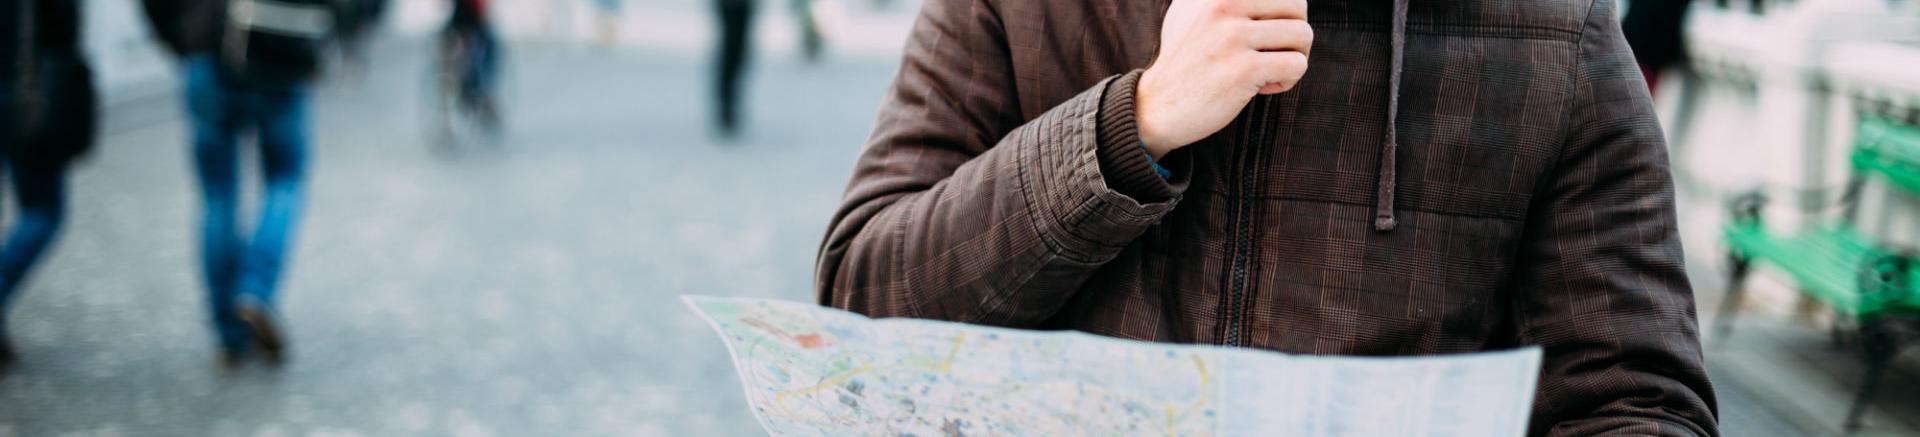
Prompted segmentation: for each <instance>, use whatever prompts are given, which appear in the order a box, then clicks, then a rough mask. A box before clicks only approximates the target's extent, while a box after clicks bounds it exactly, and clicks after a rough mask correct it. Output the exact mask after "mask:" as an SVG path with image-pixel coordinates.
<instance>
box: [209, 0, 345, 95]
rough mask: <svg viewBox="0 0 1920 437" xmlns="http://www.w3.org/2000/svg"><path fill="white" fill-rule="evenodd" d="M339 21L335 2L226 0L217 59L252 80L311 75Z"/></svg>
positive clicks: (298, 79) (295, 79) (293, 79)
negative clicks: (224, 20) (224, 23)
mask: <svg viewBox="0 0 1920 437" xmlns="http://www.w3.org/2000/svg"><path fill="white" fill-rule="evenodd" d="M338 19H339V11H337V10H336V9H335V3H334V1H333V0H229V1H228V3H227V20H226V24H227V26H226V29H225V33H224V35H223V37H222V38H221V41H220V58H221V61H222V62H221V63H222V64H223V65H225V66H226V67H227V69H228V70H230V71H232V72H234V73H238V74H239V75H240V76H241V77H244V78H248V79H253V80H259V81H265V82H271V83H293V82H301V81H305V80H308V79H311V78H313V77H314V76H315V75H317V74H319V72H320V68H321V64H322V61H323V59H324V57H325V55H326V53H325V50H326V45H327V44H328V43H329V42H330V41H331V40H332V38H333V35H334V32H335V31H336V30H337V27H336V25H335V21H336V20H338Z"/></svg>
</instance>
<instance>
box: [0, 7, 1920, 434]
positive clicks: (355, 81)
mask: <svg viewBox="0 0 1920 437" xmlns="http://www.w3.org/2000/svg"><path fill="white" fill-rule="evenodd" d="M1623 2H1624V3H1626V4H1627V7H1626V13H1625V16H1624V17H1623V20H1624V21H1623V25H1624V26H1625V27H1626V29H1627V31H1628V34H1629V39H1630V42H1631V43H1632V44H1633V45H1634V48H1635V52H1636V56H1637V58H1638V59H1639V60H1640V61H1641V64H1642V67H1643V71H1645V72H1646V73H1647V74H1648V78H1649V81H1648V82H1649V83H1650V84H1652V86H1653V87H1654V96H1655V100H1656V104H1657V105H1658V107H1659V109H1660V111H1661V115H1662V119H1663V124H1664V125H1665V126H1666V128H1667V131H1668V138H1669V147H1670V151H1671V154H1672V157H1673V172H1674V177H1675V180H1676V182H1677V183H1678V185H1679V187H1680V202H1681V203H1680V208H1681V211H1680V213H1681V214H1680V220H1681V222H1680V225H1681V227H1682V234H1683V238H1684V239H1685V243H1686V248H1687V255H1688V260H1689V271H1690V273H1691V276H1692V279H1693V284H1694V287H1695V289H1696V294H1697V296H1698V307H1699V308H1700V314H1701V323H1702V326H1703V328H1706V329H1703V331H1705V334H1706V339H1705V341H1706V343H1707V348H1706V349H1707V354H1708V356H1707V364H1708V367H1709V370H1710V372H1711V373H1712V375H1713V377H1714V382H1715V385H1716V389H1717V390H1718V391H1719V392H1720V393H1719V397H1720V399H1721V405H1720V414H1721V423H1722V430H1723V432H1724V433H1725V434H1726V435H1731V436H1804V435H1844V434H1848V433H1852V434H1854V435H1916V436H1920V354H1905V355H1904V356H1903V355H1902V354H1901V353H1900V352H1901V348H1900V347H1899V346H1903V345H1905V344H1906V343H1908V342H1909V340H1912V339H1914V337H1916V336H1920V330H1915V329H1913V326H1914V325H1913V322H1912V321H1913V320H1915V316H1916V315H1920V311H1914V309H1915V308H1920V294H1915V295H1913V296H1911V298H1909V295H1907V294H1906V292H1905V290H1906V289H1907V288H1910V287H1912V286H1920V281H1913V283H1912V284H1909V283H1908V281H1907V280H1906V273H1907V272H1909V270H1908V263H1907V261H1910V260H1911V259H1912V257H1911V255H1910V253H1911V252H1910V251H1909V250H1908V249H1907V248H1909V247H1916V245H1917V244H1920V226H1916V224H1920V215H1916V214H1915V213H1916V212H1920V202H1916V201H1915V199H1916V198H1920V165H1909V164H1911V163H1920V127H1915V126H1920V2H1916V1H1913V0H1796V1H1765V0H1705V1H1686V0H1623ZM209 3H214V2H210V1H206V0H142V1H134V0H0V5H5V6H6V10H4V11H0V23H4V24H0V29H5V30H7V31H8V32H5V33H7V35H5V36H0V42H4V44H0V45H3V46H4V47H0V78H6V79H8V80H7V81H5V82H6V83H7V84H8V85H7V86H6V87H4V89H0V120H6V121H5V122H0V128H4V129H0V134H4V135H0V138H5V139H6V140H5V143H4V147H0V156H3V157H0V172H3V173H4V176H5V177H4V182H0V188H3V189H0V192H3V193H4V194H5V207H4V208H0V227H4V229H5V232H4V234H3V235H5V237H4V241H0V437H10V436H42V435H108V436H111V435H186V436H201V435H220V436H225V435H235V436H256V435H259V436H280V435H336V436H347V435H460V436H492V435H756V434H758V433H759V432H760V431H759V430H758V425H757V424H756V423H755V421H754V419H753V417H752V416H751V412H750V411H749V410H748V409H747V408H746V404H745V402H744V400H743V399H742V398H741V394H740V393H741V392H740V387H739V386H738V383H737V382H735V379H734V377H733V372H732V369H731V366H730V364H729V362H728V361H727V355H726V353H725V351H724V349H723V348H722V346H721V345H720V343H719V342H718V341H717V339H715V338H713V337H712V336H711V334H710V333H708V332H707V329H706V326H705V325H704V324H703V323H702V322H700V321H699V320H698V319H697V318H696V317H695V316H694V315H693V314H691V313H690V312H688V311H687V310H686V309H685V308H684V307H683V306H682V305H681V304H680V303H679V302H678V300H677V297H678V296H679V295H682V294H708V295H726V296H753V297H772V298H780V299H789V300H799V301H807V300H811V298H812V290H811V284H812V281H811V279H810V278H811V270H812V262H813V259H814V251H815V249H817V245H818V244H819V241H820V240H819V239H820V236H821V234H822V232H824V230H825V225H826V221H827V219H828V218H829V217H830V216H831V213H832V208H833V207H834V205H836V204H837V200H838V198H839V195H840V190H841V188H842V187H843V184H844V183H845V181H846V177H847V175H848V174H850V170H851V169H850V167H851V165H852V164H853V162H854V158H855V156H856V154H857V153H858V152H859V148H860V146H861V144H862V142H863V140H864V139H865V137H866V134H867V131H868V129H869V128H870V126H871V123H872V120H873V118H874V110H875V108H876V105H877V103H878V102H879V98H880V96H881V93H882V91H883V90H884V89H885V87H886V86H887V85H888V82H889V80H890V79H891V77H892V73H893V71H894V70H895V67H896V65H897V62H898V59H899V52H900V50H901V48H902V45H903V43H904V41H905V39H906V35H907V32H908V30H909V29H910V27H911V25H912V21H913V17H914V14H915V12H916V11H917V10H918V8H919V4H918V3H919V1H917V0H287V1H272V2H265V1H252V2H233V3H227V2H219V3H227V4H247V5H250V6H246V8H249V9H247V10H246V14H239V15H244V16H246V17H250V18H246V19H236V18H233V17H235V16H239V15H236V14H234V13H233V12H232V11H213V12H208V11H207V10H205V8H204V7H203V6H202V5H204V4H209ZM321 10H325V13H326V14H328V15H331V16H334V17H335V18H334V19H331V20H325V21H324V22H325V23H327V24H329V26H316V25H315V23H320V22H322V21H315V20H312V19H311V18H312V17H313V14H315V13H320V12H316V11H321ZM222 17H224V18H225V19H224V20H222V19H221V18H222ZM233 21H238V22H240V24H234V23H232V22H233ZM208 23H214V24H211V25H212V26H223V25H224V26H238V28H240V29H242V30H244V31H243V32H226V33H219V32H215V33H219V34H222V35H225V36H223V37H213V38H209V37H205V36H204V35H205V34H206V33H207V32H206V31H205V30H204V29H205V28H206V26H209V25H210V24H208ZM323 27H324V28H323ZM235 34H238V35H243V36H242V37H234V36H232V35H235ZM320 34H326V35H339V37H340V38H339V44H325V45H310V44H308V43H309V41H308V38H307V37H308V36H311V35H320ZM210 53H224V54H226V56H211V55H209V54H210ZM216 58H218V59H220V60H216ZM233 58H239V59H246V60H248V62H240V63H236V62H232V61H230V60H228V59H233ZM222 60H228V61H222ZM1909 152H1912V153H1909ZM1909 158H1912V160H1911V161H1909V160H1908V159H1909ZM721 199H724V201H722V200H721ZM1729 295H1733V296H1738V298H1735V299H1728V298H1727V296H1729ZM1910 303H1911V304H1912V305H1915V306H1909V305H1910ZM1864 387H1874V388H1876V389H1875V390H1873V391H1871V392H1867V391H1864V390H1863V388H1864ZM1863 394H1864V395H1863ZM1850 417H1858V418H1860V420H1859V421H1858V422H1857V423H1854V424H1855V425H1858V426H1856V427H1853V429H1851V430H1850V429H1849V427H1848V426H1847V425H1849V420H1848V419H1849V418H1850Z"/></svg>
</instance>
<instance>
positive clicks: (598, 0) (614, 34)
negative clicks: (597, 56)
mask: <svg viewBox="0 0 1920 437" xmlns="http://www.w3.org/2000/svg"><path fill="white" fill-rule="evenodd" d="M593 6H594V10H595V11H598V13H599V20H600V28H599V32H600V45H601V46H603V47H612V46H613V45H614V43H617V42H620V0H593Z"/></svg>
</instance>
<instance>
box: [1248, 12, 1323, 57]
mask: <svg viewBox="0 0 1920 437" xmlns="http://www.w3.org/2000/svg"><path fill="white" fill-rule="evenodd" d="M1242 26H1243V27H1244V28H1245V29H1246V30H1244V31H1243V33H1242V35H1243V36H1244V38H1245V41H1246V44H1247V48H1251V49H1254V50H1259V51H1263V52H1277V51H1288V50H1291V51H1296V52H1301V53H1307V52H1308V51H1310V50H1312V49H1313V26H1311V25H1308V24H1307V20H1256V21H1248V22H1245V24H1243V25H1242Z"/></svg>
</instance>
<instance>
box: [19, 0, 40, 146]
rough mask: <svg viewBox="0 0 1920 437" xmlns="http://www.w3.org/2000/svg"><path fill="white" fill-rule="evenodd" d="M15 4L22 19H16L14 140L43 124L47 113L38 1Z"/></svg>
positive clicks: (27, 0) (23, 136) (32, 0)
mask: <svg viewBox="0 0 1920 437" xmlns="http://www.w3.org/2000/svg"><path fill="white" fill-rule="evenodd" d="M16 1H19V2H20V10H19V12H20V16H19V17H17V20H18V21H19V26H18V28H19V29H20V41H19V47H16V48H17V49H18V50H16V51H15V52H14V65H13V67H14V73H15V76H14V89H13V101H14V105H13V107H14V109H15V110H16V112H15V114H14V117H13V119H14V125H13V128H12V131H13V132H14V133H15V138H17V139H23V138H25V135H24V133H26V132H31V131H33V130H35V129H34V128H35V126H37V125H38V124H39V123H40V118H41V117H42V115H43V114H41V112H44V106H45V105H42V104H41V99H43V98H44V96H42V93H40V92H39V89H40V84H39V82H40V70H39V66H38V65H36V64H35V63H36V62H37V61H38V59H37V58H39V56H38V52H39V50H38V49H37V47H36V46H38V44H37V43H36V42H35V41H34V37H35V34H36V33H38V30H37V29H35V28H34V24H35V23H34V22H35V21H39V20H36V19H35V18H36V17H35V15H36V12H37V11H35V10H34V9H35V6H38V5H36V4H34V1H35V0H16Z"/></svg>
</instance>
